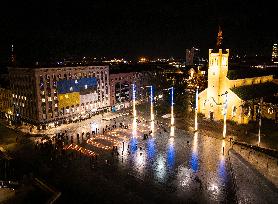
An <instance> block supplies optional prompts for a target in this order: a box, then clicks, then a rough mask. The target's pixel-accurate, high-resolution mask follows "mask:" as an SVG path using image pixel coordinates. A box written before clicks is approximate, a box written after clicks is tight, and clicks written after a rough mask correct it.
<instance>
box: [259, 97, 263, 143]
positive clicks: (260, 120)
mask: <svg viewBox="0 0 278 204" xmlns="http://www.w3.org/2000/svg"><path fill="white" fill-rule="evenodd" d="M262 103H263V98H261V100H260V107H259V114H260V115H259V117H260V118H259V132H258V146H259V145H260V143H261V125H262V117H261V113H262Z"/></svg>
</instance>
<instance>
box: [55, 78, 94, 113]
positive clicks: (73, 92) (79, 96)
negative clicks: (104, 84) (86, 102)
mask: <svg viewBox="0 0 278 204" xmlns="http://www.w3.org/2000/svg"><path fill="white" fill-rule="evenodd" d="M96 89H97V79H96V78H95V77H94V78H82V79H78V80H73V79H70V80H61V81H58V82H57V91H58V108H59V109H61V108H66V107H71V106H76V105H78V104H81V103H83V98H84V97H85V98H87V96H88V97H90V96H91V95H92V94H93V95H95V94H96Z"/></svg>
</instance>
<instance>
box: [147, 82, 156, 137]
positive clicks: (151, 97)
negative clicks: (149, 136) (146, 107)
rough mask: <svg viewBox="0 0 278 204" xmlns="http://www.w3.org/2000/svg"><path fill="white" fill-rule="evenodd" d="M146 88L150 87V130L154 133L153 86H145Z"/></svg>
mask: <svg viewBox="0 0 278 204" xmlns="http://www.w3.org/2000/svg"><path fill="white" fill-rule="evenodd" d="M146 87H150V92H151V93H150V101H151V130H152V132H154V111H153V101H154V100H153V98H154V96H153V86H146Z"/></svg>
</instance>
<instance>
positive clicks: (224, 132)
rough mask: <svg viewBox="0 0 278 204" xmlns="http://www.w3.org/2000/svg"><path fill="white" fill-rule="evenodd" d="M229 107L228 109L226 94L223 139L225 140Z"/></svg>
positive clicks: (226, 95)
mask: <svg viewBox="0 0 278 204" xmlns="http://www.w3.org/2000/svg"><path fill="white" fill-rule="evenodd" d="M227 107H228V92H227V91H226V92H225V104H224V126H223V138H224V139H225V137H226V133H227V129H226V120H227Z"/></svg>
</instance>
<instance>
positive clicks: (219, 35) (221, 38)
mask: <svg viewBox="0 0 278 204" xmlns="http://www.w3.org/2000/svg"><path fill="white" fill-rule="evenodd" d="M222 41H223V35H222V30H221V27H220V26H219V29H218V34H217V41H216V47H217V48H220V47H221V45H222Z"/></svg>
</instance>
